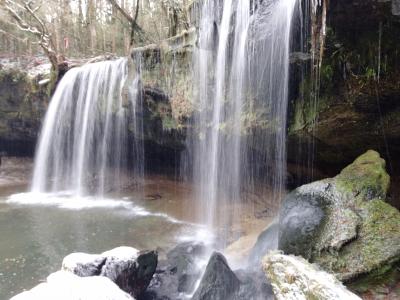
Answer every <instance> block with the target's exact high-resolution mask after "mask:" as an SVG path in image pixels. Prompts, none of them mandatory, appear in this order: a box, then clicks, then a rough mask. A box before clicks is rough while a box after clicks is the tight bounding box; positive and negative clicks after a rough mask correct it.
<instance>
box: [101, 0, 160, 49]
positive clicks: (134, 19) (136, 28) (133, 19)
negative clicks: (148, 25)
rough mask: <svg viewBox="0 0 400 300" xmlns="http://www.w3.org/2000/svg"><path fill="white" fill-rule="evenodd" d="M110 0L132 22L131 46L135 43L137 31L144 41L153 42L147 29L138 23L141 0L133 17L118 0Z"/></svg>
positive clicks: (137, 3)
mask: <svg viewBox="0 0 400 300" xmlns="http://www.w3.org/2000/svg"><path fill="white" fill-rule="evenodd" d="M108 1H109V2H110V3H111V5H112V6H113V7H114V8H115V9H116V10H118V11H119V12H120V13H121V14H122V15H123V16H124V17H125V19H126V20H127V21H128V22H129V23H130V24H131V41H130V44H131V46H132V45H133V42H134V35H135V32H137V33H138V36H139V37H140V39H141V40H142V41H147V42H152V40H151V39H150V38H149V37H148V36H147V35H146V33H145V31H144V30H143V29H142V28H141V27H140V26H139V25H138V24H137V18H138V15H139V0H137V1H136V11H135V16H134V17H132V16H131V15H130V14H129V13H128V12H127V11H126V10H125V9H123V8H122V7H121V6H120V5H119V4H118V2H117V1H116V0H108Z"/></svg>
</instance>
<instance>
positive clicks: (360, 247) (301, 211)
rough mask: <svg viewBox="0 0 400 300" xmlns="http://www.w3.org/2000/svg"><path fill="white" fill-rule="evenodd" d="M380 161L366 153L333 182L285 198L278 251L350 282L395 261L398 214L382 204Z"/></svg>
mask: <svg viewBox="0 0 400 300" xmlns="http://www.w3.org/2000/svg"><path fill="white" fill-rule="evenodd" d="M389 181H390V178H389V175H388V174H387V173H386V170H385V161H384V160H383V159H382V158H380V156H379V154H378V153H377V152H375V151H368V152H366V153H365V154H363V155H361V156H360V157H359V158H357V159H356V160H355V161H354V162H353V163H352V164H351V165H349V166H348V167H346V168H345V169H343V170H342V172H341V173H340V174H339V175H337V176H336V177H334V178H330V179H325V180H322V181H318V182H314V183H311V184H308V185H304V186H301V187H300V188H298V189H296V190H295V191H293V192H292V193H290V194H289V195H288V196H287V197H286V199H285V200H284V202H283V204H282V208H281V210H280V216H279V249H281V250H283V251H284V252H285V253H286V254H295V255H301V256H303V257H305V258H307V259H309V260H310V261H312V262H316V263H318V264H319V265H320V266H321V267H322V268H323V269H325V270H327V271H329V272H332V273H335V274H336V275H337V277H338V278H339V279H340V280H344V281H349V280H352V279H355V278H357V277H358V276H360V275H364V274H370V273H371V274H372V273H376V272H378V274H382V272H386V271H389V270H390V269H391V268H393V266H394V264H395V263H396V262H397V261H399V260H400V213H399V211H398V210H397V209H396V208H394V207H392V206H390V205H389V204H387V203H385V202H384V201H385V199H386V193H387V191H388V189H389Z"/></svg>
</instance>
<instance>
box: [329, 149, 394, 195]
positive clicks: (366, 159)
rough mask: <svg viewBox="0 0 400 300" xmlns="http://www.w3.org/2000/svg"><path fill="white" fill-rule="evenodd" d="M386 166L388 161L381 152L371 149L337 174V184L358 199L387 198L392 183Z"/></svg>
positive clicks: (342, 190) (341, 189)
mask: <svg viewBox="0 0 400 300" xmlns="http://www.w3.org/2000/svg"><path fill="white" fill-rule="evenodd" d="M385 167H386V162H385V160H384V159H382V158H381V157H380V156H379V153H378V152H376V151H373V150H369V151H367V152H366V153H365V154H363V155H361V156H360V157H358V158H357V159H356V160H355V161H354V162H353V163H352V164H351V165H349V166H347V167H346V168H344V169H343V170H342V172H341V173H340V174H339V175H338V176H336V178H335V180H336V184H337V186H338V188H339V189H340V191H341V192H344V193H350V194H351V195H352V196H353V197H354V198H356V199H360V200H372V199H385V198H386V194H387V192H388V190H389V184H390V177H389V175H388V173H387V172H386V169H385Z"/></svg>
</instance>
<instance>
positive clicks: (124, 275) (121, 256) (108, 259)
mask: <svg viewBox="0 0 400 300" xmlns="http://www.w3.org/2000/svg"><path fill="white" fill-rule="evenodd" d="M156 267H157V253H156V252H155V251H145V252H139V251H138V250H136V249H134V248H131V247H118V248H115V249H113V250H110V251H107V252H104V253H102V254H100V255H92V254H85V253H73V254H70V255H68V256H67V257H65V258H64V261H63V264H62V269H63V270H65V271H70V272H72V273H74V274H76V275H78V276H82V277H87V276H96V275H100V276H104V277H107V278H109V279H110V280H112V281H113V282H114V283H116V284H117V285H118V286H119V287H120V288H121V289H122V290H123V291H125V292H127V293H129V294H130V295H133V296H135V297H138V296H140V295H141V294H142V293H143V292H144V291H145V290H146V288H147V286H148V285H149V283H150V281H151V279H152V277H153V274H154V272H155V270H156Z"/></svg>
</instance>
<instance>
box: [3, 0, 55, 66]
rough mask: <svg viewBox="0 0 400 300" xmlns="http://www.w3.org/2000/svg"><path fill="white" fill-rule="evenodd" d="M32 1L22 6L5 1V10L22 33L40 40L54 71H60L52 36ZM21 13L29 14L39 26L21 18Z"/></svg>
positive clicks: (12, 0) (11, 1) (25, 2)
mask: <svg viewBox="0 0 400 300" xmlns="http://www.w3.org/2000/svg"><path fill="white" fill-rule="evenodd" d="M31 4H32V0H29V1H24V2H23V4H20V3H18V2H16V1H14V0H5V5H4V6H5V9H6V10H7V11H8V13H9V14H10V16H11V17H12V18H13V19H14V20H15V21H16V22H17V23H16V24H15V25H16V26H17V27H18V28H19V29H20V30H22V31H25V32H28V33H30V34H33V35H34V36H36V38H37V39H38V44H39V45H40V46H41V48H42V49H43V51H44V52H45V54H46V55H47V57H48V58H49V60H50V62H51V64H52V66H53V68H54V70H58V61H57V53H56V52H55V50H54V47H53V42H52V39H51V35H50V34H49V31H48V29H47V27H46V25H45V23H44V22H43V21H42V19H41V18H40V17H39V16H38V15H37V13H36V12H37V10H38V8H35V9H33V8H32V7H31ZM19 11H23V12H26V13H28V15H30V16H31V17H32V18H33V19H34V20H35V21H36V23H37V24H39V26H37V25H35V24H32V23H29V22H28V21H26V20H25V19H23V17H22V16H21V13H20V12H19Z"/></svg>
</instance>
